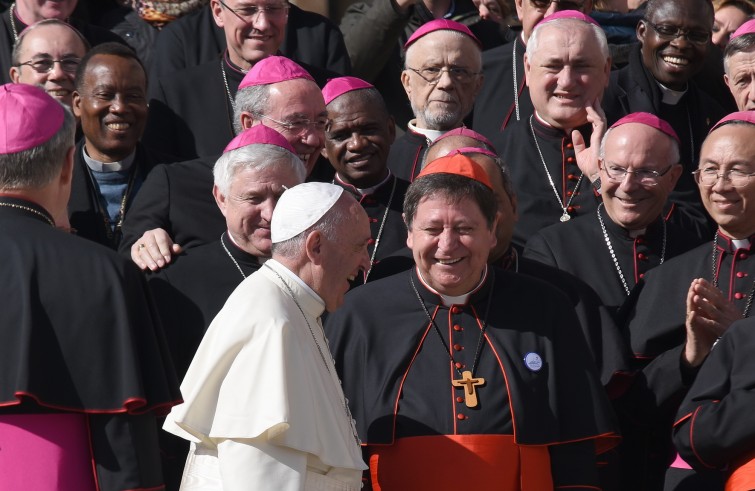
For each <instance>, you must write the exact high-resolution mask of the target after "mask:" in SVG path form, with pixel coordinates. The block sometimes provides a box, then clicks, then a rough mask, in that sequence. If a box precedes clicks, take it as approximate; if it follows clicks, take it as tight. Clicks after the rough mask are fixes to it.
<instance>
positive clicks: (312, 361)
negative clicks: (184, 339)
mask: <svg viewBox="0 0 755 491" xmlns="http://www.w3.org/2000/svg"><path fill="white" fill-rule="evenodd" d="M270 237H271V241H272V244H273V245H272V251H273V254H272V259H271V260H269V261H267V262H266V263H265V264H264V266H263V267H262V268H260V269H259V271H257V272H255V273H254V274H252V275H251V276H249V277H248V278H247V279H246V280H244V281H243V282H242V283H241V284H240V285H239V286H238V288H236V290H235V291H234V292H233V293H232V294H231V296H230V297H229V298H228V301H227V302H226V304H225V306H224V307H223V309H222V310H221V311H220V313H219V314H218V315H217V317H215V320H214V321H213V322H212V324H211V325H210V327H209V328H208V330H207V333H206V334H205V336H204V339H203V340H202V343H201V344H200V346H199V348H198V350H197V353H196V355H195V356H194V359H193V361H192V363H191V366H190V367H189V370H188V372H187V374H186V378H185V379H184V381H183V383H182V384H181V393H182V395H183V398H184V401H185V402H184V403H183V404H181V405H179V406H176V407H174V408H173V411H172V412H171V413H170V415H169V416H168V418H167V421H166V422H165V425H164V429H165V430H166V431H168V432H170V433H173V434H175V435H178V436H180V437H181V438H185V439H186V440H189V441H190V442H191V451H190V453H189V457H188V459H187V462H186V468H185V469H184V475H183V478H182V482H181V490H182V491H190V490H200V489H201V490H202V491H208V490H223V491H233V490H242V489H243V490H250V489H255V490H260V489H275V490H276V491H277V490H286V491H287V490H307V491H310V490H315V491H319V490H323V491H324V490H344V491H351V490H358V489H360V487H361V477H362V471H363V470H364V469H366V468H367V466H365V464H364V462H363V461H362V454H361V450H360V447H359V440H358V438H357V436H356V430H355V429H354V424H353V421H352V419H351V413H350V412H349V410H348V405H347V404H346V400H345V398H344V395H343V391H342V390H341V384H340V381H339V380H338V376H337V374H336V370H335V367H334V365H333V358H332V356H331V354H330V351H329V350H328V345H327V342H326V340H325V336H324V333H323V329H322V324H321V322H320V315H321V314H322V313H323V311H324V310H328V311H333V310H335V309H336V308H338V307H339V306H340V305H341V303H342V302H343V297H344V294H345V293H346V292H347V291H348V289H349V280H353V279H354V278H355V277H356V276H357V275H358V274H359V273H360V271H361V270H364V269H366V268H368V267H369V257H368V255H367V244H368V241H369V240H370V227H369V222H368V218H367V214H366V213H365V211H364V209H363V208H362V207H361V206H360V205H359V203H358V202H357V201H356V200H354V198H352V197H351V196H350V195H349V194H348V193H343V189H342V188H340V187H338V186H334V185H331V184H324V183H305V184H300V185H298V186H295V187H293V188H291V189H289V190H287V191H285V192H284V193H283V195H282V196H281V198H280V200H279V201H278V204H277V206H276V208H275V210H274V212H273V216H272V220H271V225H270Z"/></svg>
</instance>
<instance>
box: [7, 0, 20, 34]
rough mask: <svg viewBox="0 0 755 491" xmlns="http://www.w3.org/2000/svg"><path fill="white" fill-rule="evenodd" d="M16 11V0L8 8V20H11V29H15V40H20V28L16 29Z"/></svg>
mask: <svg viewBox="0 0 755 491" xmlns="http://www.w3.org/2000/svg"><path fill="white" fill-rule="evenodd" d="M15 11H16V2H13V3H12V4H11V5H10V8H9V9H8V20H9V21H10V30H11V31H13V42H14V43H15V42H16V41H18V30H17V29H16V19H14V18H13V17H14V13H15Z"/></svg>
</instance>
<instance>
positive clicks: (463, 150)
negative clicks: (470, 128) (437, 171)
mask: <svg viewBox="0 0 755 491" xmlns="http://www.w3.org/2000/svg"><path fill="white" fill-rule="evenodd" d="M470 153H477V154H480V155H487V156H488V157H492V158H494V159H497V158H498V155H496V154H495V153H493V152H491V151H490V150H488V149H487V148H480V147H461V148H457V149H454V150H451V151H450V152H448V155H469V154H470ZM448 155H447V156H448Z"/></svg>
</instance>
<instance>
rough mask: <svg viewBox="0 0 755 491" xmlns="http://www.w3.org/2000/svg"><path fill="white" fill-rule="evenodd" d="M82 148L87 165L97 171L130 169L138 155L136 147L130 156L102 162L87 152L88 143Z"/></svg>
mask: <svg viewBox="0 0 755 491" xmlns="http://www.w3.org/2000/svg"><path fill="white" fill-rule="evenodd" d="M81 149H82V154H83V155H84V162H86V164H87V167H89V168H90V169H91V170H93V171H95V172H119V171H123V170H129V169H130V168H131V164H133V163H134V158H135V157H136V149H134V151H133V152H131V154H130V155H129V156H128V157H126V158H125V159H123V160H121V161H119V162H100V161H99V160H95V159H93V158H92V157H90V156H89V154H88V153H87V146H86V145H83V146H82V147H81Z"/></svg>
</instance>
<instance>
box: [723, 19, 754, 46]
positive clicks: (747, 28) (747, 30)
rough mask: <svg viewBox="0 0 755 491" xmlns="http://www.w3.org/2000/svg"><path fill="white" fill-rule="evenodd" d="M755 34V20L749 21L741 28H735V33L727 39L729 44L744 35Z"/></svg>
mask: <svg viewBox="0 0 755 491" xmlns="http://www.w3.org/2000/svg"><path fill="white" fill-rule="evenodd" d="M753 33H755V19H750V20H748V21H747V22H745V23H744V24H742V25H741V26H739V27H738V28H737V30H736V31H734V33H733V34H732V35H731V36H730V37H729V42H731V41H733V40H735V39H736V38H738V37H739V36H744V35H745V34H753Z"/></svg>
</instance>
